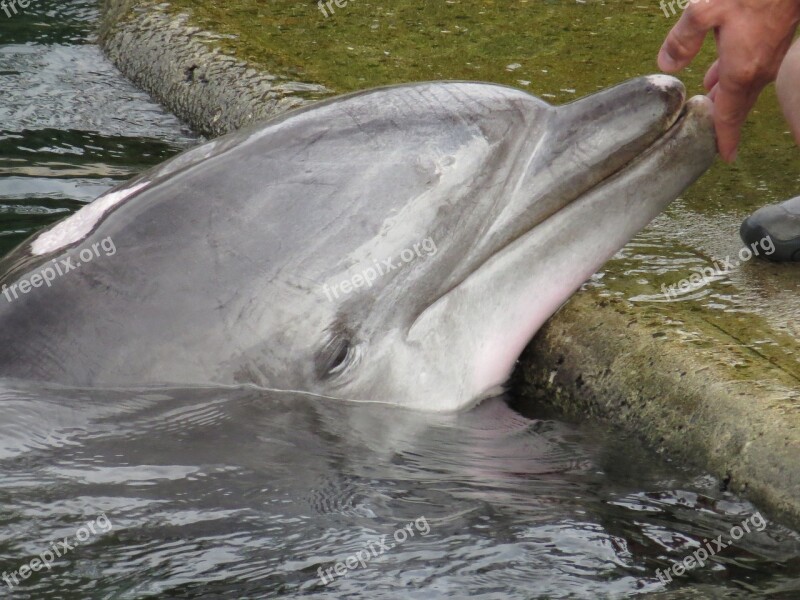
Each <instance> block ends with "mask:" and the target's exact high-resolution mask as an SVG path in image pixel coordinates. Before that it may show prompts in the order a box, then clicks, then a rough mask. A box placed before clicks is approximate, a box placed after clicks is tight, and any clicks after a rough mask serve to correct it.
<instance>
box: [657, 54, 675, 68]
mask: <svg viewBox="0 0 800 600" xmlns="http://www.w3.org/2000/svg"><path fill="white" fill-rule="evenodd" d="M658 62H659V63H660V65H661V68H662V69H663V70H665V71H673V70H675V69H677V67H678V61H676V60H675V59H674V58H673V57H672V56H671V55H670V53H669V52H667V51H666V50H661V52H660V53H659V55H658Z"/></svg>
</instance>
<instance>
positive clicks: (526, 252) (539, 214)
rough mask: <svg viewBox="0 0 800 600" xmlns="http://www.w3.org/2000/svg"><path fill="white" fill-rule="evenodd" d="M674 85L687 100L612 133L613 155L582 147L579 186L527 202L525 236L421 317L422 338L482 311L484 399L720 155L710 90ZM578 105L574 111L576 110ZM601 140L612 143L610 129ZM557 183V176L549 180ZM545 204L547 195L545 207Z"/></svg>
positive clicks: (518, 235)
mask: <svg viewBox="0 0 800 600" xmlns="http://www.w3.org/2000/svg"><path fill="white" fill-rule="evenodd" d="M669 79H670V80H671V79H672V78H669ZM673 81H677V80H673ZM669 84H670V86H671V87H670V89H669V90H668V93H669V94H670V95H671V96H673V97H675V96H679V95H680V96H681V97H680V102H679V103H678V102H674V101H673V100H671V101H670V103H669V105H668V106H667V107H666V108H667V110H663V111H662V112H660V113H654V111H650V113H649V114H645V115H644V116H642V115H640V117H641V118H640V126H639V127H638V129H636V130H634V131H629V132H628V133H629V135H628V139H625V140H622V142H619V139H618V138H615V139H614V140H612V142H613V143H615V148H616V155H615V156H611V157H609V158H608V159H606V158H605V157H602V156H600V154H601V152H599V151H597V149H596V148H594V149H593V151H594V155H593V156H589V157H588V158H587V153H586V151H585V149H583V148H580V147H579V148H578V151H577V153H578V154H577V155H578V159H577V168H576V169H574V170H573V173H574V174H575V179H577V180H578V183H579V185H575V183H574V181H568V182H566V183H565V184H564V185H562V186H561V187H560V188H557V197H556V198H555V199H553V198H552V197H548V196H540V197H539V198H535V199H534V201H533V202H531V200H530V198H528V199H527V203H526V204H525V205H517V212H516V213H514V217H515V221H514V222H513V223H512V224H513V225H515V226H516V228H512V227H511V226H509V227H507V228H506V229H505V230H504V232H506V233H514V234H515V235H513V236H508V237H506V238H505V239H503V240H502V241H500V243H497V244H496V245H495V246H494V247H493V248H491V249H490V252H488V253H486V254H483V255H481V256H479V257H477V258H479V260H475V261H474V262H472V264H470V265H468V267H467V268H465V269H464V271H462V272H461V273H459V275H460V276H461V277H459V279H457V280H452V279H451V280H450V281H449V282H448V283H449V284H450V285H448V286H447V287H445V288H441V291H442V293H440V294H439V295H438V297H437V298H436V299H435V301H434V302H433V303H431V304H430V305H428V307H427V308H426V309H424V310H423V311H422V313H420V314H418V315H417V318H416V319H415V320H414V322H413V323H412V325H411V327H410V329H409V331H408V336H407V339H409V340H411V341H414V342H417V343H418V342H419V341H421V340H424V339H425V337H426V332H428V331H430V330H432V329H434V327H435V325H434V323H436V322H437V321H441V320H444V319H453V316H452V315H463V316H464V318H465V319H466V318H469V315H475V314H480V315H481V316H480V318H472V320H471V327H470V328H469V329H468V330H467V329H465V331H463V332H462V333H461V336H462V338H463V340H462V343H463V345H464V346H465V347H468V348H472V350H473V355H472V356H473V357H472V358H471V359H470V360H469V367H468V371H467V372H468V373H469V375H468V377H469V381H470V384H471V389H473V390H478V399H480V398H483V397H486V396H487V395H492V394H493V393H494V391H496V390H497V389H498V386H502V385H503V384H504V382H506V381H507V380H508V377H509V375H510V372H511V370H512V369H513V366H514V364H515V362H516V359H517V358H518V357H519V355H520V354H521V353H522V351H523V350H524V348H525V346H526V345H527V343H528V342H529V341H530V339H531V338H532V337H533V335H534V334H535V333H536V331H537V330H538V329H539V328H540V327H541V326H542V325H543V324H544V322H545V321H546V320H547V319H548V318H549V317H550V316H551V315H552V314H554V313H555V312H556V311H557V310H558V309H559V307H560V306H561V305H562V304H563V303H564V302H565V301H566V300H567V299H568V298H569V297H570V296H571V295H572V294H573V293H574V292H575V291H576V290H577V289H579V288H580V286H581V285H582V284H583V283H584V282H585V281H586V280H587V279H588V278H589V277H591V275H592V274H593V273H595V272H597V270H598V269H599V268H600V267H602V265H603V264H604V263H605V262H606V261H607V260H609V259H610V258H612V257H613V256H614V255H615V254H616V253H617V252H618V251H619V250H620V249H621V248H622V247H623V246H625V244H627V242H628V241H630V239H631V238H632V237H633V236H634V235H636V234H637V233H638V232H639V231H641V230H642V229H644V228H645V227H646V226H647V225H648V223H650V221H652V219H654V218H655V217H656V216H657V215H658V214H659V213H661V212H662V211H663V210H664V209H665V208H666V207H667V206H668V205H669V204H670V202H672V201H673V200H674V199H675V198H677V197H678V196H679V195H680V194H681V193H682V192H683V191H684V190H685V189H686V188H687V187H688V186H689V185H691V183H693V182H694V181H695V180H696V179H697V178H698V177H700V175H702V173H704V172H705V171H706V170H707V169H708V167H710V166H711V164H712V163H713V161H714V159H715V157H716V154H717V151H716V139H715V135H714V126H713V120H712V110H713V107H712V103H711V101H710V100H709V99H708V98H707V97H705V96H695V97H693V98H690V99H689V100H687V101H684V100H683V97H682V95H683V86H682V85H680V83H679V82H678V84H677V85H676V84H673V83H672V82H671V81H670V82H669ZM612 90H613V88H612ZM578 105H579V103H575V106H574V107H569V108H568V111H569V112H571V113H572V114H573V115H574V114H575V108H576V107H578ZM590 108H591V106H590ZM555 110H556V113H558V110H559V109H555ZM559 117H560V115H558V114H556V119H558V118H559ZM629 129H630V128H629ZM636 134H638V135H636ZM596 138H597V140H600V141H602V139H603V136H601V135H600V136H596ZM643 142H644V143H643ZM575 154H576V153H575V152H573V153H572V154H571V155H567V157H566V159H567V160H564V161H563V163H562V165H561V167H560V168H566V167H568V166H570V165H569V163H570V161H572V160H576V159H575ZM556 156H558V153H556ZM595 157H597V160H595V161H594V162H593V163H591V160H592V159H593V158H595ZM620 157H622V158H624V160H620ZM548 158H549V157H548ZM586 161H589V162H590V164H591V165H593V168H595V169H596V171H595V173H593V174H591V175H589V176H587V175H585V174H584V173H582V172H581V169H583V170H585V169H586ZM598 170H599V171H601V172H600V173H598V172H597V171H598ZM550 171H551V169H549V168H546V169H545V170H544V171H543V172H544V173H545V175H547V174H548V173H549V172H550ZM556 183H557V181H556V180H555V179H553V180H552V181H550V180H548V185H550V184H552V185H554V186H555V184H556ZM515 200H516V201H518V202H524V201H525V200H526V199H525V198H516V199H515ZM538 202H542V203H544V205H545V206H544V208H543V209H542V207H540V206H537V203H538ZM511 206H513V204H511ZM525 212H529V213H533V217H531V216H529V215H526V214H525ZM526 216H527V217H528V218H527V220H526V219H525V218H526ZM520 221H526V222H523V223H519V222H520ZM506 222H510V220H509V219H506ZM487 290H492V292H491V294H487Z"/></svg>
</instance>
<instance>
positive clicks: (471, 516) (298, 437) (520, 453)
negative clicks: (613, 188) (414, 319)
mask: <svg viewBox="0 0 800 600" xmlns="http://www.w3.org/2000/svg"><path fill="white" fill-rule="evenodd" d="M95 15H96V10H95V7H94V5H93V4H92V3H90V2H85V1H72V2H65V1H62V2H47V1H46V0H38V2H37V3H35V4H33V5H31V8H30V9H28V10H27V11H26V12H25V13H24V14H22V15H19V16H17V17H15V18H14V19H11V20H8V19H5V16H4V15H3V14H2V13H0V85H1V88H0V89H2V96H0V127H1V128H2V130H1V131H0V149H2V152H0V156H1V157H2V158H0V169H1V171H0V244H2V247H0V251H3V252H4V251H7V250H8V249H9V248H11V247H12V246H13V245H15V244H17V243H19V241H21V240H22V239H23V238H24V237H26V236H27V235H29V234H30V233H31V232H32V231H34V230H36V229H37V228H40V227H42V226H44V225H47V224H49V223H51V222H53V221H54V220H56V219H59V218H61V217H63V216H65V215H67V214H69V213H70V212H72V211H74V210H76V209H77V208H79V207H80V206H81V205H83V204H84V203H85V202H87V201H89V200H91V199H92V198H94V197H96V196H97V195H99V194H100V193H101V192H103V191H104V190H105V189H107V188H109V187H110V186H112V185H114V184H115V183H117V182H119V181H122V180H125V179H127V178H129V177H130V176H132V175H133V174H135V173H138V172H140V171H141V170H143V169H144V168H146V167H147V166H149V165H152V164H155V163H158V162H161V161H162V160H164V159H165V158H167V157H168V156H171V155H173V154H174V153H176V152H178V151H179V150H181V149H182V148H185V147H187V146H189V145H191V144H192V143H194V140H193V139H192V137H191V135H190V134H189V133H188V132H187V131H186V130H185V129H184V128H182V127H181V125H180V124H179V123H178V122H176V121H175V120H174V119H173V118H172V117H170V116H169V115H167V114H165V113H164V112H163V111H162V110H161V109H159V108H158V107H157V106H156V105H154V104H152V103H151V102H150V101H149V100H148V98H147V97H146V96H145V95H143V94H141V93H140V92H137V91H136V90H135V89H133V88H132V87H131V86H130V85H129V84H128V83H126V82H125V80H123V79H122V78H121V77H120V76H119V75H118V74H117V73H116V72H115V71H114V69H113V68H112V67H111V66H109V65H108V64H107V63H106V62H105V61H104V60H103V59H102V57H101V55H100V53H99V52H98V50H97V49H96V47H94V46H92V45H91V44H88V43H87V40H88V39H89V37H90V35H91V31H92V26H93V19H94V18H95ZM641 243H642V244H645V241H643V242H641ZM643 247H644V246H642V247H640V250H641V249H642V248H643ZM509 401H511V402H514V399H494V400H491V401H488V402H486V403H484V404H483V405H481V406H480V407H478V408H477V409H476V410H473V411H471V412H469V413H466V414H460V415H453V416H432V415H420V414H417V413H413V412H405V411H401V410H397V409H392V408H388V407H382V406H380V405H356V404H346V403H331V402H326V401H321V400H319V399H310V398H306V397H302V396H289V395H277V394H265V393H263V392H256V391H254V390H248V389H183V390H179V389H152V390H140V391H136V392H126V393H122V392H118V391H102V390H100V391H98V390H95V391H79V390H78V391H76V390H64V389H59V388H55V387H52V388H42V387H41V386H36V387H34V386H31V385H29V384H25V383H24V382H8V381H6V382H2V384H0V414H2V415H3V418H2V420H0V576H2V575H3V574H5V575H6V576H7V577H8V578H9V581H11V584H12V586H13V587H9V585H8V583H7V582H4V581H3V580H0V590H2V592H3V593H0V597H10V598H20V599H31V600H46V599H50V598H52V599H56V598H59V599H73V598H74V599H80V600H86V599H94V598H237V599H238V598H279V597H283V598H294V597H299V596H306V595H307V596H314V597H319V598H351V597H352V598H425V599H429V598H431V599H436V598H466V597H472V598H497V599H513V598H526V599H529V598H592V599H594V598H623V597H630V596H634V595H637V594H646V593H652V594H653V595H654V597H661V598H670V597H674V598H678V597H681V598H686V597H700V598H715V597H726V598H738V597H740V598H758V597H770V598H796V597H798V595H800V578H799V577H798V575H797V573H798V567H800V545H799V544H800V537H798V535H797V534H796V533H794V532H792V531H789V530H787V529H784V528H782V527H780V526H778V525H775V524H769V525H766V524H765V527H763V528H760V527H756V526H755V524H754V525H753V531H752V532H751V533H748V534H746V535H743V537H742V538H741V539H740V540H739V541H737V542H736V543H735V544H733V545H732V546H731V547H728V548H725V549H723V550H721V551H720V552H719V554H718V555H716V556H715V557H714V558H713V560H711V561H710V562H709V564H707V565H705V566H704V567H703V568H697V569H694V570H692V571H690V572H689V573H688V574H687V575H686V576H684V577H682V578H678V580H677V581H676V582H673V583H672V584H670V585H669V586H666V585H665V584H664V583H663V582H662V581H661V580H659V578H658V576H657V574H656V572H657V569H661V570H662V571H663V570H664V569H665V568H667V567H668V566H669V565H670V564H671V562H672V561H675V560H682V559H683V558H684V557H685V556H687V555H690V554H691V553H692V552H693V551H695V550H697V549H698V548H699V547H701V546H702V545H704V544H705V542H704V540H706V539H708V540H711V539H714V538H716V537H717V536H719V535H723V536H728V535H729V534H730V531H731V527H733V526H735V525H737V524H739V523H741V522H742V521H743V520H745V519H751V518H752V516H753V515H754V513H755V508H754V507H753V506H751V505H750V504H748V503H747V502H744V501H742V500H741V499H738V498H736V497H735V496H732V495H731V494H729V493H727V492H725V491H722V489H721V487H723V486H722V483H721V482H719V481H717V480H715V479H714V478H712V477H710V476H707V475H704V474H702V473H699V472H696V471H693V470H692V469H688V468H678V467H677V466H675V465H671V464H669V463H668V462H665V461H664V460H662V459H661V458H660V457H658V456H655V455H653V454H651V453H649V452H648V451H646V450H644V449H642V448H641V447H640V446H638V445H637V444H636V442H635V441H633V440H630V439H626V438H625V437H623V436H621V435H619V434H618V433H616V432H609V431H606V430H604V429H603V428H600V427H597V426H590V425H577V424H571V423H565V422H563V421H559V420H554V419H552V418H547V416H546V415H544V414H542V413H541V412H540V411H538V410H537V409H535V408H525V409H524V410H523V411H522V412H518V411H515V410H512V409H511V408H509ZM517 403H519V401H517ZM523 412H524V413H525V414H523ZM759 522H760V521H759ZM758 529H763V530H761V531H758ZM403 531H405V532H407V533H402V532H403ZM412 534H413V536H412ZM384 536H385V537H384ZM404 536H405V539H404ZM380 541H382V542H383V544H381V543H380ZM56 550H57V551H58V553H59V554H61V556H54V554H55V553H56ZM37 556H39V557H40V558H39V561H40V562H39V563H36V562H33V561H34V559H36V557H37ZM350 556H360V557H362V560H363V565H362V564H358V563H357V562H356V563H354V562H353V560H355V559H351V560H350V561H349V564H350V565H354V568H348V567H347V562H348V557H350ZM42 560H45V561H47V567H44V566H43V565H42V563H41V561H42ZM340 562H341V563H342V565H344V566H340V567H339V569H340V571H343V572H344V573H345V574H344V575H337V574H336V571H335V569H336V568H337V567H336V565H337V563H340ZM28 567H30V568H34V569H35V568H37V567H38V570H37V571H36V572H29V571H26V570H25V569H26V568H28ZM326 573H327V575H326ZM320 574H322V575H323V576H324V577H325V581H323V580H321V579H320ZM25 575H27V578H25V579H24V580H23V577H24V576H25ZM15 576H16V578H17V580H18V581H19V585H15V584H14V579H13V578H14V577H15ZM331 579H333V581H331Z"/></svg>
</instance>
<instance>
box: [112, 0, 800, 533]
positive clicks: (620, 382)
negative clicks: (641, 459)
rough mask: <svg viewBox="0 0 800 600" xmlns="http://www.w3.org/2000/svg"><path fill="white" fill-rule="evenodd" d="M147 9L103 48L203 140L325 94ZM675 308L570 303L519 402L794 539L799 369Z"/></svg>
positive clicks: (130, 1)
mask: <svg viewBox="0 0 800 600" xmlns="http://www.w3.org/2000/svg"><path fill="white" fill-rule="evenodd" d="M142 2H143V0H105V6H104V19H103V21H104V22H103V26H102V31H101V36H100V37H101V45H102V46H103V48H104V49H105V51H106V53H107V54H108V56H109V57H110V58H111V60H112V61H114V62H115V63H116V64H117V66H118V67H119V68H120V69H121V70H122V72H123V73H124V74H125V75H126V76H127V77H128V78H130V79H131V80H132V81H133V82H134V83H136V84H137V85H139V86H140V87H142V88H143V89H145V90H147V91H148V92H149V93H150V94H152V95H153V96H154V97H155V98H157V99H158V100H159V101H161V102H162V103H163V104H164V105H165V106H167V107H168V108H169V109H170V110H171V111H173V112H174V113H175V114H176V115H178V116H179V117H181V118H182V119H184V120H185V121H187V122H188V123H189V124H190V125H191V126H192V127H194V128H195V129H196V130H197V131H199V132H202V133H204V134H206V135H211V136H216V135H219V134H223V133H226V132H229V131H232V130H235V129H238V128H240V127H242V126H245V125H247V124H249V123H251V122H253V121H257V120H261V119H265V118H269V117H272V116H275V115H277V114H280V113H281V112H284V111H286V110H289V109H292V108H296V107H299V106H302V105H304V104H306V103H308V102H310V101H312V100H313V99H315V98H319V97H322V96H324V95H327V94H328V93H329V91H328V90H326V89H325V88H324V87H322V86H318V85H312V84H306V83H299V82H289V81H278V80H277V79H276V78H275V77H273V76H271V75H268V74H264V73H262V72H260V71H258V70H256V69H254V68H251V67H250V66H248V65H247V64H246V63H243V62H242V61H238V60H236V59H235V58H232V57H230V56H226V55H224V54H222V53H221V52H220V51H219V50H218V49H216V48H214V46H213V44H209V42H213V40H214V39H218V38H215V36H213V35H212V34H210V33H207V32H203V31H201V30H199V29H197V28H194V27H191V26H189V24H188V18H187V17H186V16H174V15H172V14H170V13H169V12H167V11H166V10H165V9H164V7H163V6H156V5H152V4H142ZM138 5H141V6H146V10H145V9H144V8H137V6H138ZM674 306H675V313H676V315H677V317H676V319H677V320H679V322H680V327H677V328H676V327H675V326H674V322H675V320H674V319H673V321H672V323H670V322H668V321H669V320H668V319H665V318H664V317H663V314H661V315H659V314H657V313H650V312H648V311H647V310H642V309H641V308H640V307H637V306H633V305H632V304H630V303H628V302H626V301H623V300H619V299H607V298H604V297H603V295H602V293H601V292H599V291H597V290H588V291H583V292H580V293H578V294H576V295H575V296H574V297H573V298H572V299H571V300H570V302H569V303H568V304H567V305H566V306H565V307H564V308H563V309H562V310H561V311H560V312H559V313H558V314H557V315H556V316H555V317H553V318H552V319H551V320H550V321H549V322H548V324H547V325H546V326H545V327H544V328H543V330H542V331H541V332H540V333H539V334H538V335H537V337H536V338H535V339H534V341H533V342H532V343H531V345H530V346H529V348H528V349H527V350H526V352H525V353H524V355H523V357H522V359H521V363H520V367H519V369H518V372H517V374H516V385H517V388H518V390H520V391H521V392H522V394H523V395H524V396H525V397H527V398H531V399H535V400H537V401H541V402H544V403H547V404H549V405H552V406H555V407H556V408H558V409H559V410H561V411H563V412H564V413H566V414H568V415H574V416H580V417H581V418H586V417H593V418H598V419H602V420H605V421H607V422H610V423H614V424H616V425H618V426H620V427H622V428H624V429H626V430H628V431H631V432H634V433H635V434H637V435H638V436H640V437H642V438H643V439H644V440H645V441H646V442H648V443H649V444H650V445H652V446H654V447H656V448H657V449H659V450H662V451H664V452H667V453H669V454H670V455H671V456H673V457H675V458H678V459H680V460H683V461H689V462H691V463H694V464H695V465H697V466H699V467H701V468H703V469H705V470H707V471H710V472H712V473H714V474H715V475H717V476H719V477H720V479H721V480H722V481H724V482H725V483H726V485H727V486H728V487H729V488H730V489H732V490H734V491H736V492H739V493H743V494H744V495H746V496H748V497H750V498H751V499H752V500H753V501H754V502H756V503H757V504H759V506H760V507H761V508H762V509H763V510H765V511H766V512H767V513H769V514H771V516H772V517H775V518H780V519H781V520H783V521H784V522H786V523H787V524H789V525H792V526H795V527H800V461H798V460H797V457H798V454H800V403H798V399H800V397H799V396H798V392H797V390H798V389H800V376H798V373H799V372H798V370H797V365H796V364H795V365H794V367H792V365H789V364H788V363H785V362H784V363H782V362H781V360H780V359H777V358H773V357H770V356H766V355H761V354H758V353H756V352H754V351H752V350H749V349H748V348H747V347H745V346H744V345H742V344H741V343H740V342H739V341H738V340H737V339H736V337H735V334H734V333H728V332H726V331H725V329H724V327H720V326H719V324H715V323H712V322H711V321H709V320H708V319H707V318H706V317H705V316H704V315H703V314H699V313H693V312H692V311H691V310H687V309H685V308H681V307H680V306H678V305H677V304H676V305H674ZM687 330H691V331H692V332H693V336H694V337H693V338H691V339H689V338H687V337H686V335H685V332H686V331H687ZM692 339H694V340H697V339H700V340H703V341H704V342H705V343H704V344H698V343H696V342H693V341H692ZM795 362H796V361H795Z"/></svg>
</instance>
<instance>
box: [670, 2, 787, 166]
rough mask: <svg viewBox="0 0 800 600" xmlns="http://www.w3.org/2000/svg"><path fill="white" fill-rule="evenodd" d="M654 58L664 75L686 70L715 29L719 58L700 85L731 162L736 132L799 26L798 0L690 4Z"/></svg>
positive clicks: (725, 156) (720, 144) (722, 148)
mask: <svg viewBox="0 0 800 600" xmlns="http://www.w3.org/2000/svg"><path fill="white" fill-rule="evenodd" d="M691 2H692V3H691V4H689V6H687V7H686V10H684V12H683V14H682V15H681V18H680V19H679V20H678V22H677V23H676V24H675V26H674V27H673V28H672V30H671V31H670V32H669V34H668V35H667V38H666V40H665V41H664V44H663V45H662V46H661V50H660V51H659V53H658V66H659V68H661V69H662V70H663V71H665V72H667V73H674V72H676V71H679V70H681V69H683V68H684V67H686V66H687V65H688V64H689V63H690V62H691V61H692V59H693V58H694V57H695V56H697V53H698V52H699V51H700V48H701V47H702V45H703V40H704V39H705V37H706V34H707V33H708V32H709V31H710V30H712V29H713V30H714V37H715V39H716V43H717V54H718V55H719V58H718V59H717V60H716V61H715V62H714V64H713V65H711V68H709V70H708V72H707V73H706V76H705V79H704V80H703V85H704V86H705V88H706V89H707V90H709V94H708V96H709V97H710V98H711V99H712V100H713V101H714V127H715V129H716V132H717V147H718V149H719V153H720V155H721V156H722V158H723V160H726V161H732V160H734V159H735V158H736V148H737V146H738V145H739V137H740V135H741V128H742V125H743V124H744V121H745V119H746V118H747V113H749V112H750V109H752V108H753V105H754V104H755V102H756V99H757V98H758V95H759V94H760V93H761V91H762V90H763V89H764V88H765V87H766V86H767V84H768V83H770V82H771V81H773V80H774V79H775V76H776V75H777V73H778V68H779V67H780V65H781V61H782V60H783V57H784V55H785V54H786V51H787V50H788V49H789V46H790V45H791V43H792V37H793V35H794V32H795V30H796V29H797V25H798V22H800V0H691Z"/></svg>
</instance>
